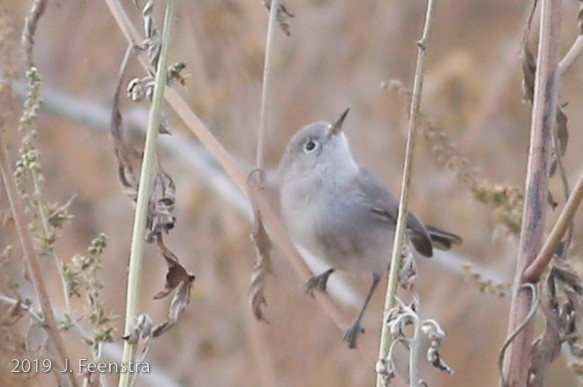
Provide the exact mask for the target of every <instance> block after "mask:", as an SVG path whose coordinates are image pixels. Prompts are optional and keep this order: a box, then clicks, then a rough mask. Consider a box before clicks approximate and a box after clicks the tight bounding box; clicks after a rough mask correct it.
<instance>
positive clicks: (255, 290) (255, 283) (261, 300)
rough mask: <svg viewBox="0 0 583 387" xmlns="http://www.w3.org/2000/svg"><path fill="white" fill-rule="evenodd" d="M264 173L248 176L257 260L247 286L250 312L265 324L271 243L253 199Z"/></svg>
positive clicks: (252, 233)
mask: <svg viewBox="0 0 583 387" xmlns="http://www.w3.org/2000/svg"><path fill="white" fill-rule="evenodd" d="M264 178H265V176H264V173H263V171H261V170H255V171H252V172H251V173H250V174H249V178H248V186H249V192H250V195H249V197H250V198H251V204H252V207H253V214H254V224H253V230H252V231H251V240H252V241H253V242H254V244H255V252H256V257H257V260H256V262H255V266H254V267H253V272H252V273H251V284H250V286H249V304H250V305H251V311H252V312H253V315H254V316H255V318H256V319H257V320H259V321H264V322H267V319H266V318H265V315H264V313H263V307H264V306H267V298H266V297H265V284H266V280H267V275H268V274H273V270H272V266H271V256H270V253H271V248H272V243H271V239H269V235H268V234H267V230H266V229H265V225H264V224H263V221H262V220H261V213H260V212H259V209H258V208H257V205H256V203H255V200H254V199H253V198H254V191H256V190H260V189H262V188H263V181H264Z"/></svg>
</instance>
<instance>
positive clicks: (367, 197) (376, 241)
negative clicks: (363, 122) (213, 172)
mask: <svg viewBox="0 0 583 387" xmlns="http://www.w3.org/2000/svg"><path fill="white" fill-rule="evenodd" d="M348 111H349V109H346V111H344V113H342V114H341V115H340V117H339V118H338V119H337V120H336V122H333V123H332V122H327V121H320V122H315V123H312V124H310V125H307V126H305V127H303V128H302V129H300V130H299V131H298V132H297V133H296V134H295V135H294V136H293V137H292V139H291V140H290V142H289V143H288V145H287V148H286V150H285V154H284V155H283V157H282V159H281V162H280V165H279V173H280V179H281V180H280V187H279V188H280V203H281V209H282V212H283V216H284V219H285V222H286V224H287V228H288V232H289V233H290V235H291V238H292V240H293V241H294V242H295V243H297V244H299V245H300V246H302V247H303V248H305V249H307V250H308V251H309V252H310V253H311V254H313V255H315V256H317V257H320V258H322V259H324V260H326V261H327V263H328V264H330V265H331V266H332V267H331V268H330V269H329V270H326V271H325V272H323V273H321V274H319V275H315V276H313V277H312V278H311V279H310V280H309V281H308V282H307V284H306V291H308V292H310V293H311V292H312V291H313V289H314V288H317V289H320V290H326V282H327V281H328V277H330V275H331V274H332V273H333V272H334V271H335V270H336V269H342V270H346V271H349V272H352V273H359V272H360V273H362V272H365V273H372V285H371V287H370V290H369V292H368V295H367V296H366V299H365V302H364V305H363V306H362V308H361V310H360V313H359V314H358V317H356V319H355V320H354V322H353V323H352V325H351V326H350V328H349V329H348V331H347V332H346V334H345V335H344V340H345V341H347V342H348V346H349V348H355V347H356V338H357V336H358V334H359V333H362V332H364V330H363V329H362V328H361V326H360V322H361V319H362V316H363V315H364V312H365V310H366V307H367V306H368V304H369V302H370V299H371V297H372V295H373V293H374V291H375V289H376V287H377V286H378V284H379V282H380V280H381V277H382V276H383V275H384V274H385V273H386V272H387V270H388V266H389V259H390V256H391V251H392V248H393V239H394V233H395V228H396V223H397V213H398V207H399V202H398V200H397V198H396V197H395V195H393V194H392V193H391V192H390V191H389V190H388V189H387V188H386V187H385V185H384V184H383V182H382V181H381V180H380V179H379V178H378V177H377V176H376V175H374V174H373V173H371V172H369V171H368V170H367V169H365V168H363V167H361V166H360V165H358V164H357V163H356V162H355V161H354V159H353V157H352V153H351V152H350V146H349V144H348V140H347V139H346V136H345V135H344V133H343V132H342V123H343V122H344V119H345V118H346V115H347V114H348ZM407 236H408V239H409V241H410V243H411V244H412V245H413V247H414V249H415V250H416V251H417V252H418V253H419V254H421V255H423V256H425V257H428V258H429V257H431V256H432V255H433V247H434V246H435V247H436V248H439V249H449V248H450V247H451V245H452V244H460V243H461V242H462V240H461V238H460V237H459V236H457V235H455V234H451V233H449V232H446V231H442V230H439V229H437V228H435V227H431V226H425V225H423V223H422V222H421V221H420V220H419V218H417V217H416V216H415V215H413V214H411V213H410V214H409V215H408V217H407Z"/></svg>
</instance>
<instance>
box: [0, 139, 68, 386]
mask: <svg viewBox="0 0 583 387" xmlns="http://www.w3.org/2000/svg"><path fill="white" fill-rule="evenodd" d="M2 131H3V128H0V173H2V179H3V181H4V187H5V189H6V194H7V195H8V201H9V202H10V208H11V211H12V216H13V218H14V223H15V224H16V229H17V231H18V237H19V238H20V243H21V244H22V250H23V253H24V258H25V259H26V263H27V265H28V269H29V271H30V276H31V278H32V283H33V285H34V288H35V291H36V294H37V296H38V300H39V303H40V307H41V310H42V312H43V316H44V321H45V322H46V325H47V329H46V331H47V333H48V335H49V337H50V339H51V341H52V342H53V344H54V345H55V348H56V351H57V356H58V360H59V362H60V363H61V364H60V365H61V366H62V367H64V366H65V364H66V361H68V360H70V359H71V358H70V357H68V356H67V351H66V350H65V345H64V344H63V340H62V338H61V333H60V331H59V326H58V324H57V321H56V319H55V315H54V313H53V308H52V306H51V301H50V299H49V295H48V293H47V288H46V286H45V283H44V279H43V277H44V273H43V272H42V269H41V268H40V265H39V263H38V259H37V256H36V253H35V251H34V248H33V247H32V246H33V244H32V238H31V236H30V234H29V232H28V226H27V222H26V219H25V215H24V208H23V205H22V202H21V198H20V197H19V196H18V193H17V191H16V186H15V185H14V180H13V177H12V173H11V170H10V168H9V167H8V155H7V154H6V145H5V144H4V138H3V135H2ZM61 369H62V368H61ZM66 377H67V378H68V379H69V381H70V383H71V385H72V386H73V387H77V386H78V385H79V384H78V381H77V378H76V377H75V375H74V374H73V373H67V374H66Z"/></svg>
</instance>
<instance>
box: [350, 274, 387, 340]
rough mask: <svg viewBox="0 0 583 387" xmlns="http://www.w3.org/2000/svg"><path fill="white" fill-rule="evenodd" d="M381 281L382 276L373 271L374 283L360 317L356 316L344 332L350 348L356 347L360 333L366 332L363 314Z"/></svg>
mask: <svg viewBox="0 0 583 387" xmlns="http://www.w3.org/2000/svg"><path fill="white" fill-rule="evenodd" d="M380 281H381V276H380V275H378V274H376V273H373V275H372V284H371V286H370V290H369V291H368V294H367V296H366V299H365V300H364V305H363V306H362V309H361V310H360V313H359V314H358V317H356V319H355V320H354V321H353V322H352V324H351V325H350V328H348V330H347V331H346V333H345V334H344V341H346V342H348V348H350V349H354V348H356V337H357V336H358V335H359V334H360V333H364V329H363V328H362V327H361V326H360V320H362V316H363V315H364V311H365V310H366V307H367V306H368V304H369V303H370V299H371V298H372V295H373V294H374V291H375V290H376V288H377V286H378V285H379V282H380Z"/></svg>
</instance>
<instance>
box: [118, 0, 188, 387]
mask: <svg viewBox="0 0 583 387" xmlns="http://www.w3.org/2000/svg"><path fill="white" fill-rule="evenodd" d="M176 2H177V0H170V1H169V2H168V4H167V5H166V11H165V14H164V27H163V28H164V30H163V32H162V46H161V49H160V59H159V60H158V68H157V70H156V79H155V86H154V95H153V97H152V106H151V108H150V116H149V119H148V131H147V132H146V141H145V145H144V156H143V160H142V168H141V172H140V183H139V187H138V198H137V203H136V213H135V217H134V227H133V231H132V243H131V251H130V261H129V273H128V285H127V295H126V316H125V327H124V331H125V333H126V334H127V333H129V332H130V331H131V329H132V326H133V324H134V320H135V318H136V317H137V315H138V302H139V298H140V277H141V272H142V260H143V256H144V244H145V237H146V217H147V213H148V204H149V201H150V196H151V193H152V183H153V181H152V178H153V170H154V168H155V156H156V140H157V138H158V131H159V128H160V110H161V106H162V97H163V95H164V89H165V86H166V82H167V62H168V47H169V46H170V39H171V35H172V27H173V25H174V14H175V9H176ZM135 352H136V344H135V343H130V342H129V341H128V340H126V341H125V342H124V346H123V358H122V362H123V364H126V365H127V364H130V363H132V362H134V361H135V355H136V353H135ZM132 376H133V375H132V374H130V373H122V374H121V375H120V379H119V386H120V387H121V386H124V387H127V386H129V385H130V384H131V382H132V379H133V378H132Z"/></svg>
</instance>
